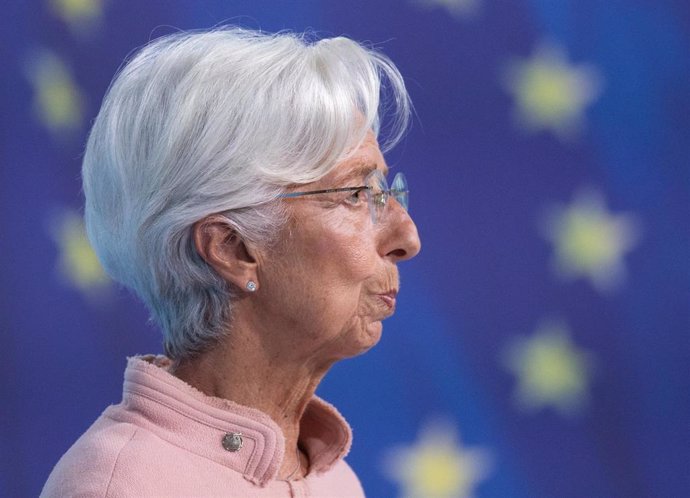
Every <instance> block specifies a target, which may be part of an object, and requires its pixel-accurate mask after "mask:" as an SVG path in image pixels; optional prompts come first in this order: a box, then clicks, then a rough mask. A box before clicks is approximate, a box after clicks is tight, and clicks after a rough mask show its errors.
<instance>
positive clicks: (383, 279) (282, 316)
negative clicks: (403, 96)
mask: <svg viewBox="0 0 690 498" xmlns="http://www.w3.org/2000/svg"><path fill="white" fill-rule="evenodd" d="M374 169H379V170H380V171H382V172H383V173H384V174H385V173H387V169H388V168H387V166H386V163H385V160H384V158H383V155H382V154H381V151H380V149H379V146H378V143H377V141H376V138H375V137H374V135H373V133H369V134H368V135H367V138H366V139H365V141H364V142H363V143H362V145H361V146H360V147H359V148H358V150H357V151H356V153H355V154H354V155H353V156H352V157H350V158H349V159H348V160H346V161H344V162H342V163H340V164H339V165H338V166H336V167H335V168H334V170H333V171H332V172H331V173H329V174H328V175H327V176H326V177H324V178H322V179H321V180H319V181H318V182H314V183H312V184H309V185H306V186H305V185H301V186H300V187H299V190H321V189H331V188H340V187H355V186H360V185H364V179H365V177H366V176H367V175H368V174H369V173H371V171H372V170H374ZM285 202H286V203H287V209H288V213H289V220H288V222H287V224H286V226H285V228H284V231H283V233H282V234H281V236H280V237H279V238H278V239H279V242H278V244H277V245H276V246H275V247H273V248H271V249H270V250H268V251H267V252H266V253H265V254H264V255H263V259H264V260H263V261H262V262H261V263H262V264H261V265H260V268H261V270H260V273H259V280H260V282H261V290H262V292H261V300H262V302H261V303H260V305H261V306H262V310H265V311H266V313H270V314H271V315H272V318H273V320H275V321H277V322H276V330H297V331H299V333H298V334H297V335H296V337H290V338H285V337H281V338H276V339H277V340H285V341H287V342H288V346H289V347H290V348H291V350H292V352H293V353H294V354H295V355H297V356H302V355H304V356H305V357H309V358H317V359H319V360H326V361H329V360H337V359H341V358H344V357H349V356H353V355H356V354H358V353H361V352H363V351H366V350H367V349H369V348H370V347H372V346H373V345H374V344H376V343H377V342H378V340H379V339H380V337H381V330H382V325H381V321H382V320H383V319H385V318H387V317H389V316H391V315H392V314H393V312H394V310H395V296H396V294H397V292H398V288H399V280H398V269H397V263H398V262H399V261H401V260H405V259H409V258H411V257H413V256H414V255H416V254H417V253H418V252H419V248H420V242H419V237H418V234H417V228H416V227H415V225H414V223H413V221H412V219H411V218H410V217H409V215H408V214H407V212H406V211H405V210H404V209H403V208H402V206H400V205H399V204H398V203H397V201H395V200H393V199H392V198H389V199H388V203H387V205H386V208H385V211H384V215H383V216H381V217H380V218H381V219H379V220H378V221H377V223H376V224H374V222H373V221H372V218H371V214H370V210H369V205H368V203H367V199H366V196H365V193H364V192H362V191H360V192H352V191H349V192H337V193H328V194H323V195H321V194H318V195H313V196H304V197H298V198H294V199H289V200H286V201H285ZM257 297H258V296H257Z"/></svg>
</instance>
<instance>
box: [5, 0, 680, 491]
mask: <svg viewBox="0 0 690 498" xmlns="http://www.w3.org/2000/svg"><path fill="white" fill-rule="evenodd" d="M59 3H60V2H57V1H56V2H48V1H43V2H39V1H26V2H17V1H10V2H6V3H5V4H4V6H3V10H4V12H5V13H4V15H2V16H1V18H0V26H1V28H2V29H1V30H0V33H2V35H1V36H2V39H0V42H1V45H0V53H1V54H2V62H3V64H2V68H3V76H2V82H3V84H2V88H1V90H0V91H1V92H2V94H1V95H2V96H1V100H0V102H1V105H2V114H1V116H0V123H1V125H2V135H1V141H0V147H1V148H0V157H1V159H2V163H1V165H0V168H1V169H0V219H1V225H0V226H2V230H1V232H0V250H1V251H2V252H1V254H2V259H1V260H0V261H2V263H1V264H2V272H1V274H0V282H1V285H2V287H1V288H0V289H1V292H0V334H1V335H2V342H1V343H0V344H2V349H0V401H1V407H2V408H1V409H0V413H1V414H2V415H1V417H2V423H1V424H0V495H2V496H34V495H37V494H38V493H39V491H40V489H41V486H42V485H43V482H44V481H45V479H46V478H47V476H48V474H49V472H50V470H51V469H52V466H53V465H54V464H55V463H56V461H57V460H58V458H59V457H60V456H61V455H62V453H64V452H65V451H66V450H67V449H68V448H69V446H70V445H71V444H72V443H73V442H74V440H75V439H76V438H77V437H78V436H79V435H80V434H81V433H82V432H83V431H84V430H85V429H86V428H87V427H88V426H89V425H90V424H91V422H92V421H93V420H94V419H95V418H96V417H97V416H98V415H99V414H100V412H101V411H102V410H103V409H104V408H105V407H106V406H107V405H109V404H111V403H116V402H117V401H118V400H119V399H120V393H121V379H122V372H123V369H124V366H125V358H126V357H127V356H130V355H133V354H137V353H149V352H159V351H160V350H161V346H160V334H159V332H158V331H157V330H155V328H154V327H153V326H151V325H149V324H147V313H146V310H145V309H143V306H142V305H141V304H139V303H138V302H137V301H136V300H135V299H134V298H133V297H131V296H130V295H129V294H128V293H127V292H126V291H123V290H121V289H118V288H117V287H116V286H115V285H112V284H107V283H106V284H103V283H98V282H96V283H92V285H86V286H79V285H75V284H74V282H73V279H72V280H70V277H69V272H67V273H65V272H64V271H63V270H61V266H60V265H61V263H60V261H61V258H62V257H63V255H62V252H63V251H64V250H63V248H62V247H61V245H60V244H59V243H58V242H57V237H58V236H56V232H59V231H60V227H63V228H64V226H65V219H68V217H69V213H74V215H78V214H79V213H80V212H81V206H82V204H83V198H82V194H81V190H80V188H81V187H80V179H79V175H80V160H81V154H82V152H83V146H84V143H85V137H86V133H87V131H88V127H89V123H90V122H91V121H92V119H93V118H94V116H95V115H96V113H97V111H98V108H99V104H100V101H101V99H102V97H103V95H104V92H105V90H106V88H107V86H108V84H109V82H110V80H111V78H112V76H113V75H114V73H115V72H116V70H117V68H118V67H119V66H120V64H121V63H122V61H123V59H124V58H125V57H126V56H127V55H128V54H129V53H130V52H131V51H132V50H133V49H134V48H135V47H138V46H140V45H142V44H144V43H145V42H147V41H148V40H149V39H151V38H155V37H157V36H160V35H163V34H166V33H170V32H171V31H173V29H174V28H182V29H190V28H207V27H211V26H214V25H217V24H219V23H224V22H230V23H235V24H238V23H239V24H242V25H244V26H247V27H251V28H260V29H263V30H266V31H276V30H281V29H289V30H295V31H303V30H305V29H311V30H314V31H316V32H317V33H319V34H321V35H324V36H335V35H346V36H349V37H352V38H354V39H356V40H359V41H365V42H370V43H373V44H375V45H376V46H377V47H379V48H380V49H381V50H382V51H383V52H385V53H386V54H387V55H388V56H390V57H391V58H392V59H393V61H394V62H395V63H396V64H397V66H398V67H399V69H400V71H401V72H402V74H403V75H404V77H405V79H406V82H407V84H408V88H409V92H410V94H411V97H412V100H413V103H414V105H415V109H416V116H415V119H414V124H413V126H412V129H411V131H410V133H409V134H408V136H407V138H406V139H405V140H404V141H403V143H402V144H401V145H400V146H399V147H398V148H397V149H396V150H395V151H393V152H392V153H391V154H390V155H389V157H388V160H389V163H390V164H391V165H392V166H394V167H395V168H398V169H400V170H404V171H405V172H406V174H407V176H408V180H409V182H410V185H411V190H412V192H411V213H412V215H413V217H414V219H415V221H416V222H417V225H418V228H419V231H420V236H421V239H422V243H423V249H422V252H421V253H420V255H419V256H418V257H417V258H416V259H414V260H412V261H410V262H407V263H404V264H403V265H402V268H401V269H402V291H401V295H400V298H399V306H398V312H397V314H396V315H395V316H394V317H393V318H391V319H390V320H388V321H387V322H386V323H385V326H384V336H383V339H382V341H381V343H380V344H379V345H378V346H377V347H376V348H375V349H373V350H372V351H370V352H369V353H367V354H366V355H363V356H361V357H358V358H355V359H352V360H349V361H346V362H343V363H341V364H339V365H337V366H336V367H335V368H334V369H333V371H332V372H331V373H330V375H329V376H328V377H327V378H326V380H325V382H324V383H323V385H322V386H321V388H320V391H319V393H320V395H321V396H323V397H325V398H326V399H328V400H329V401H331V402H333V403H334V404H335V405H336V406H337V407H338V408H339V409H340V410H341V412H342V413H343V414H344V415H345V416H346V418H347V419H348V420H349V422H350V423H351V425H352V426H353V431H354V445H353V450H352V452H351V454H350V456H349V458H348V460H349V462H350V464H351V465H352V466H353V467H354V469H355V470H356V472H357V473H358V474H359V475H360V477H361V480H362V483H363V485H364V488H365V491H366V492H367V494H368V496H371V497H387V496H403V495H404V494H405V484H404V483H402V482H400V481H399V480H396V479H395V478H392V477H391V475H390V472H387V471H386V463H385V462H386V458H387V456H386V455H390V454H391V452H392V451H393V452H394V451H395V448H401V447H402V448H405V447H407V448H415V447H416V446H415V445H418V444H419V442H420V441H422V440H423V438H424V434H425V431H426V430H427V429H428V428H429V427H436V426H434V425H433V424H434V422H433V421H434V420H438V419H442V420H444V421H445V423H446V428H447V427H453V428H454V429H455V431H457V432H455V433H454V432H453V431H452V430H449V432H448V440H449V441H453V442H454V444H455V447H456V449H457V451H458V452H460V453H461V452H463V451H469V450H472V449H481V450H482V451H484V452H485V453H486V454H487V455H489V461H490V464H489V465H488V467H487V469H486V470H485V472H483V473H482V475H481V476H479V477H477V478H476V479H475V481H474V482H473V483H472V485H471V486H470V487H469V488H463V489H460V488H457V489H455V490H450V491H448V492H447V493H446V494H444V496H463V495H465V494H474V495H475V496H482V497H484V496H486V497H508V496H515V497H522V496H559V497H561V496H563V497H567V496H573V497H575V496H578V497H581V496H602V497H604V496H626V497H635V496H669V497H670V496H690V374H689V371H688V370H689V368H690V367H689V365H690V339H689V338H690V165H689V160H690V126H689V122H690V7H688V5H687V3H686V2H683V1H680V0H657V1H653V2H652V1H644V0H627V1H623V0H607V1H605V2H602V1H594V0H580V1H577V2H574V1H567V0H532V1H529V0H511V1H508V0H477V5H478V6H479V8H478V10H477V11H476V12H475V13H474V14H469V13H463V12H461V10H462V9H459V10H458V11H453V10H452V9H451V8H446V7H443V6H442V5H441V2H437V3H438V4H437V5H433V4H432V3H431V0H430V1H429V2H428V3H426V4H425V3H424V2H422V1H420V2H411V1H410V2H407V1H403V0H396V1H394V0H377V1H364V0H350V1H347V2H342V1H335V0H334V1H317V0H312V1H303V2H286V1H280V0H272V1H270V0H251V1H250V0H246V1H232V0H226V1H221V0H215V1H208V0H203V1H198V2H183V1H181V0H170V1H160V0H158V1H147V2H135V1H132V0H121V1H117V2H115V1H111V2H107V1H106V2H101V1H99V0H91V2H90V5H91V6H92V7H93V6H96V7H99V6H100V10H98V8H97V9H96V11H91V13H90V14H88V13H87V15H84V16H83V18H82V19H81V20H79V19H77V20H76V21H74V20H73V21H69V20H66V18H65V17H64V16H61V15H60V12H61V11H60V10H59V9H57V8H56V7H55V5H58V4H59ZM446 3H447V4H448V5H451V4H452V3H453V1H452V0H448V1H447V2H446ZM455 4H456V5H460V6H461V5H462V4H463V2H462V1H461V0H457V1H455ZM63 12H64V11H63ZM94 12H95V13H94ZM545 43H546V44H549V46H552V47H554V46H555V47H559V50H560V51H561V52H560V53H561V56H562V59H561V60H562V61H563V63H564V64H565V65H567V67H569V68H571V69H573V70H578V69H582V68H585V67H587V68H589V69H590V72H589V73H588V74H590V75H591V74H596V78H594V80H595V81H596V82H597V84H596V85H595V87H596V91H594V92H593V94H592V95H591V97H590V98H589V99H588V101H587V102H586V103H585V104H584V105H582V106H581V112H580V113H579V115H580V117H581V118H582V126H581V128H580V130H579V132H578V133H572V134H566V135H564V134H562V133H559V132H558V131H554V129H551V128H549V127H543V128H541V129H536V130H530V129H527V128H525V126H524V125H523V124H521V122H520V121H519V119H516V118H515V112H516V111H515V109H516V105H517V104H516V94H515V93H514V92H513V91H511V88H510V84H509V83H506V76H505V75H506V73H507V71H508V70H507V69H506V68H508V67H511V64H515V63H520V61H523V62H524V61H529V60H532V59H531V58H533V57H534V56H535V54H538V53H539V50H538V48H539V47H540V46H544V44H545ZM46 53H50V54H53V55H54V57H56V58H57V59H59V60H60V61H62V63H63V64H64V67H65V68H67V70H68V72H69V74H70V75H71V81H72V83H73V85H74V86H75V87H76V88H78V89H79V92H80V95H81V100H80V102H81V103H82V105H81V108H80V112H79V113H77V114H78V116H77V118H75V119H74V120H72V121H69V120H67V121H66V122H65V121H64V120H63V122H62V124H60V123H58V124H57V125H55V126H49V125H48V124H46V119H45V118H42V117H41V114H40V112H39V111H37V110H36V109H37V108H36V100H37V96H38V94H39V88H38V86H37V84H36V80H35V78H33V77H32V76H31V75H32V74H33V73H32V70H31V67H34V66H32V64H33V63H32V62H31V61H37V60H42V59H41V56H40V54H46ZM37 54H38V55H37ZM57 100H59V96H58V98H57ZM394 171H395V170H394ZM586 188H590V189H594V190H595V191H597V192H599V194H600V195H601V197H602V199H603V200H604V206H605V208H604V209H605V213H607V215H608V216H610V217H612V218H611V219H616V220H619V221H620V220H627V221H626V223H628V226H630V225H634V226H635V227H637V234H638V235H637V237H634V238H633V239H634V242H631V244H629V247H628V248H627V249H626V250H625V251H623V252H622V253H621V255H620V258H619V261H620V262H621V263H622V264H623V266H624V267H625V272H626V276H625V279H624V280H621V281H620V282H619V284H618V285H610V286H608V287H606V286H604V288H602V287H601V286H597V285H595V284H594V283H593V280H592V279H591V278H588V277H587V275H585V274H579V275H574V276H573V278H562V277H561V276H559V274H558V273H557V272H555V271H554V269H553V264H552V261H553V258H554V252H555V249H554V244H553V242H552V241H551V240H549V237H548V236H545V235H544V234H543V233H542V232H543V230H542V228H540V227H541V224H540V219H542V218H543V215H544V213H545V212H549V210H553V209H554V208H553V206H571V205H574V204H573V203H574V202H575V200H576V199H578V195H579V194H578V193H579V192H582V189H586ZM612 237H613V239H615V238H616V236H615V234H614V235H612ZM601 271H604V273H606V270H605V269H604V270H601ZM549 317H556V318H557V319H558V320H561V322H562V323H565V324H567V327H566V329H567V333H568V337H569V341H570V342H569V343H570V344H571V346H572V348H574V350H576V351H580V352H583V354H585V352H586V355H587V356H588V358H590V359H591V362H590V363H589V365H590V367H588V369H585V372H586V375H584V377H585V379H586V381H585V384H586V386H585V387H586V389H585V391H586V395H583V394H582V393H580V396H579V397H578V398H577V399H578V402H577V403H576V405H577V407H576V408H577V409H572V407H570V408H568V407H565V408H563V407H562V406H561V405H558V402H556V403H555V405H554V404H549V403H544V404H542V405H538V406H534V407H533V408H532V409H525V408H524V406H523V407H522V408H521V405H520V404H519V403H518V402H516V397H515V392H516V390H517V389H518V384H519V379H518V378H517V376H516V374H515V372H514V371H511V370H510V369H509V368H507V367H506V361H505V356H506V354H507V353H506V351H509V350H510V346H509V345H510V344H513V343H515V341H516V340H528V339H529V338H530V337H537V336H538V334H536V332H535V331H537V330H538V329H539V327H540V324H542V323H544V320H545V319H548V318H549ZM544 375H546V376H548V372H547V373H544ZM559 406H560V408H559ZM413 453H414V452H413ZM420 453H421V452H420V451H417V452H416V453H414V454H420ZM408 494H411V492H408ZM422 496H424V494H423V493H422ZM426 496H431V492H430V494H428V495H426Z"/></svg>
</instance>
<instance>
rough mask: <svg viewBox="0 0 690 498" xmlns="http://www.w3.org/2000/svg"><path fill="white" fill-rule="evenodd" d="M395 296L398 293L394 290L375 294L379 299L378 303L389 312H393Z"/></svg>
mask: <svg viewBox="0 0 690 498" xmlns="http://www.w3.org/2000/svg"><path fill="white" fill-rule="evenodd" d="M397 295H398V291H396V290H392V291H388V292H382V293H379V294H376V296H377V297H378V298H379V299H380V301H381V302H382V303H383V304H384V305H385V307H386V308H387V309H388V310H390V311H391V312H392V311H393V310H395V298H396V296H397Z"/></svg>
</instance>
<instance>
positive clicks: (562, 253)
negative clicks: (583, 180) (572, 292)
mask: <svg viewBox="0 0 690 498" xmlns="http://www.w3.org/2000/svg"><path fill="white" fill-rule="evenodd" d="M542 231H543V233H544V236H545V237H546V238H547V239H548V240H549V241H551V243H552V244H553V246H554V259H553V262H552V265H553V268H554V272H555V273H556V274H557V275H558V276H559V277H561V278H564V279H573V278H577V277H580V276H582V277H585V278H589V280H590V281H591V283H592V285H593V286H594V287H595V288H596V289H597V290H598V291H600V292H604V293H606V292H611V291H614V290H616V289H618V288H619V287H620V286H621V284H622V283H623V281H624V280H625V266H624V264H623V256H624V254H625V253H626V252H628V251H630V250H631V249H632V248H633V247H635V245H636V244H637V242H638V240H639V232H640V230H639V224H638V223H637V222H636V220H635V219H634V218H633V217H632V216H630V215H624V214H619V215H613V214H610V213H609V212H608V211H607V210H606V207H605V205H604V199H603V196H602V195H601V193H599V192H597V191H596V190H593V189H585V190H581V191H580V192H578V193H577V194H576V195H575V198H574V200H573V202H572V204H571V205H570V206H566V207H563V206H554V207H552V208H551V212H550V213H549V214H548V215H547V216H546V217H545V219H544V221H543V223H542Z"/></svg>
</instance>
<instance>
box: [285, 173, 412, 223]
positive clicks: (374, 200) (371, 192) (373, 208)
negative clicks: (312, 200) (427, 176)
mask: <svg viewBox="0 0 690 498" xmlns="http://www.w3.org/2000/svg"><path fill="white" fill-rule="evenodd" d="M335 192H357V193H359V192H363V193H364V195H365V196H366V199H367V204H369V212H370V213H371V221H372V222H373V223H374V224H377V223H378V222H379V221H380V220H381V218H382V217H383V213H384V210H385V209H386V203H387V202H388V198H389V197H390V196H393V198H394V199H395V200H396V201H398V204H400V205H401V206H402V207H403V209H404V210H405V211H407V209H408V207H409V203H410V201H409V199H410V191H409V189H408V187H407V179H406V178H405V175H403V174H402V173H398V174H396V175H395V177H394V178H393V183H392V184H391V187H390V188H388V182H387V181H386V177H385V176H383V173H382V172H381V170H378V169H375V170H374V171H372V172H371V173H369V174H368V175H367V177H366V178H365V179H364V185H361V186H359V187H343V188H329V189H326V190H309V191H305V192H289V193H287V194H282V195H280V196H279V197H280V198H292V197H301V196H303V195H316V194H332V193H335Z"/></svg>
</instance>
